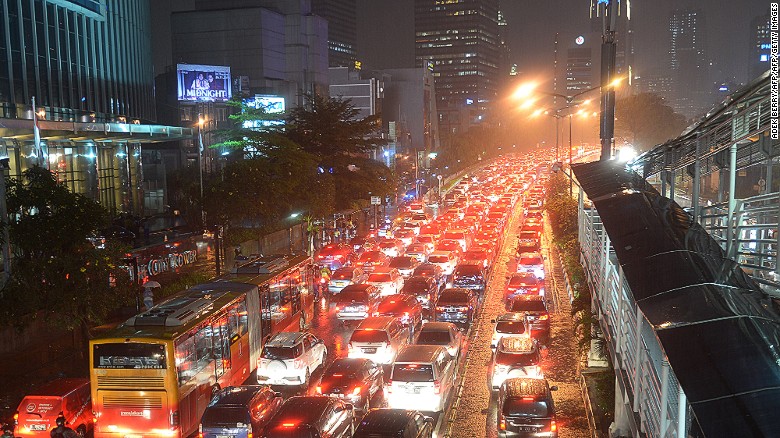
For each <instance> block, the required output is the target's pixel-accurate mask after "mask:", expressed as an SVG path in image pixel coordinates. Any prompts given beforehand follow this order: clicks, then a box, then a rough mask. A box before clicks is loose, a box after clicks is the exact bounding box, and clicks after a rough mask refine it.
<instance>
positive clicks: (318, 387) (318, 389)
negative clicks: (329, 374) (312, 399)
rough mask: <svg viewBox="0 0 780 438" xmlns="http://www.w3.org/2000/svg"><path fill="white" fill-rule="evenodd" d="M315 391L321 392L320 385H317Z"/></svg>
mask: <svg viewBox="0 0 780 438" xmlns="http://www.w3.org/2000/svg"><path fill="white" fill-rule="evenodd" d="M316 391H317V394H322V386H320V385H317V388H316Z"/></svg>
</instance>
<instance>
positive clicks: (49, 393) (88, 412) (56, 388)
mask: <svg viewBox="0 0 780 438" xmlns="http://www.w3.org/2000/svg"><path fill="white" fill-rule="evenodd" d="M60 412H61V413H62V415H63V416H64V417H65V425H66V426H68V427H70V428H71V429H73V430H74V431H76V433H77V434H78V435H79V436H80V437H85V436H87V435H88V434H91V433H92V428H93V425H94V421H93V420H94V415H93V414H92V398H91V394H90V391H89V379H81V378H67V379H57V380H53V381H51V382H49V383H46V384H44V385H42V386H41V387H39V388H38V389H36V390H35V391H33V392H32V393H31V394H29V395H27V396H26V397H24V398H23V399H22V402H21V403H19V407H18V408H17V412H16V415H15V416H14V418H15V420H16V430H15V432H14V433H15V435H16V436H20V437H25V438H27V437H36V438H37V437H40V438H49V431H50V430H52V429H53V428H55V427H57V424H56V420H57V417H58V416H59V414H60Z"/></svg>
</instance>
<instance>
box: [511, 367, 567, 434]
mask: <svg viewBox="0 0 780 438" xmlns="http://www.w3.org/2000/svg"><path fill="white" fill-rule="evenodd" d="M557 390H558V387H557V386H552V387H551V386H550V385H549V384H548V383H547V380H544V379H531V378H522V377H518V378H512V379H507V380H506V381H504V383H503V384H502V385H501V389H500V390H499V393H498V422H497V423H498V436H499V437H550V438H557V437H558V424H557V423H556V421H555V420H556V419H555V403H554V402H553V397H552V392H551V391H557Z"/></svg>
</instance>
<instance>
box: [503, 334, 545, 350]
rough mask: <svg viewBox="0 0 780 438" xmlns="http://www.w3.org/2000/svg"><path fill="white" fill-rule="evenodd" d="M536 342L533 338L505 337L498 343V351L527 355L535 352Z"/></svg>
mask: <svg viewBox="0 0 780 438" xmlns="http://www.w3.org/2000/svg"><path fill="white" fill-rule="evenodd" d="M535 342H536V341H535V340H534V339H533V338H525V337H515V336H510V337H503V338H501V339H500V340H499V341H498V349H499V350H500V351H502V352H506V353H527V352H530V351H533V349H534V346H535V345H536V344H535Z"/></svg>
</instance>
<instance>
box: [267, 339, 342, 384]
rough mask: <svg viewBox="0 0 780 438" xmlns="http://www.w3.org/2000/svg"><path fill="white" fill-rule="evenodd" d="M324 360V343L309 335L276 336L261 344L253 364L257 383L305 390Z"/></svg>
mask: <svg viewBox="0 0 780 438" xmlns="http://www.w3.org/2000/svg"><path fill="white" fill-rule="evenodd" d="M327 358H328V349H327V347H326V346H325V343H324V342H322V340H321V339H319V338H318V337H316V336H314V335H313V334H311V333H308V332H282V333H278V334H277V335H276V336H274V337H273V338H271V340H269V341H268V342H267V343H266V344H265V346H264V347H263V352H262V353H261V354H260V358H259V359H258V360H257V383H260V384H265V385H302V386H306V385H308V384H309V380H310V378H311V375H312V374H313V373H314V371H315V370H316V369H317V368H319V367H321V366H323V365H325V361H326V360H327Z"/></svg>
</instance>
